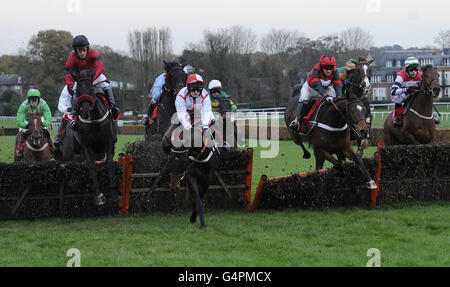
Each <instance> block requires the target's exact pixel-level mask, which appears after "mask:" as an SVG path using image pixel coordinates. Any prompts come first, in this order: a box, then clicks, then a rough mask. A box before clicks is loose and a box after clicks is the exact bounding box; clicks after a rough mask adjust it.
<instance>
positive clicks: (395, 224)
mask: <svg viewBox="0 0 450 287" xmlns="http://www.w3.org/2000/svg"><path fill="white" fill-rule="evenodd" d="M137 138H143V136H125V135H120V136H119V140H118V143H117V146H116V153H119V152H121V151H123V147H124V145H125V144H126V143H127V142H132V141H134V140H135V139H137ZM13 142H14V137H0V156H1V161H7V162H10V161H11V160H12V152H13V148H12V146H13ZM259 144H260V145H259V146H256V147H253V148H254V165H253V167H254V168H253V188H252V189H253V191H254V190H255V188H256V185H257V182H258V180H259V177H260V176H261V174H266V175H268V176H269V177H274V176H280V175H287V174H290V173H296V172H305V171H310V170H313V168H314V159H313V158H311V159H309V160H305V159H303V158H302V157H301V156H302V152H301V150H300V148H299V147H298V146H296V145H295V144H293V143H292V142H291V141H281V142H279V153H278V155H277V157H275V158H261V151H264V150H266V151H267V150H268V149H269V147H264V146H261V144H262V145H264V144H267V142H262V143H259ZM374 151H375V147H370V148H369V150H368V151H366V155H368V156H372V155H373V152H374ZM10 155H11V156H10ZM327 166H329V164H328V165H327ZM253 194H254V192H253ZM448 218H450V202H433V203H409V204H402V205H395V206H385V207H377V208H374V209H360V208H352V209H331V210H322V211H320V210H315V211H311V210H284V211H256V212H252V213H251V212H248V211H246V210H242V211H220V210H208V209H207V210H206V224H207V229H206V230H200V229H199V228H198V227H199V225H198V224H195V225H192V224H189V213H187V212H180V213H174V214H166V213H154V214H139V215H129V216H115V217H102V218H94V219H77V218H75V219H43V220H35V221H6V222H0V234H2V236H0V266H66V264H67V262H68V260H69V259H70V257H67V256H66V252H67V251H68V250H69V249H70V248H78V249H79V250H80V252H81V262H80V264H81V266H361V267H363V266H366V264H367V262H368V261H369V260H370V259H371V258H372V257H368V256H367V251H368V250H369V249H371V248H377V249H378V250H379V251H380V254H381V258H380V259H381V266H449V265H450V257H449V256H450V252H449V248H448V239H449V237H450V223H449V221H448Z"/></svg>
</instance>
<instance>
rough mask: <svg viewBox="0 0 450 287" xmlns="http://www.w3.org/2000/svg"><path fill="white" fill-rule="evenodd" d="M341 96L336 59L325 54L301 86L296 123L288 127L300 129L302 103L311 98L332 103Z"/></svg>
mask: <svg viewBox="0 0 450 287" xmlns="http://www.w3.org/2000/svg"><path fill="white" fill-rule="evenodd" d="M341 96H342V81H341V79H340V77H339V73H338V71H337V69H336V59H335V58H334V56H333V55H331V54H328V53H325V54H323V55H322V56H321V57H320V60H319V63H317V64H316V65H315V66H314V67H313V68H312V70H311V71H310V72H309V75H308V80H307V81H305V83H304V84H303V86H302V90H301V92H300V97H299V99H298V115H297V121H295V120H294V121H293V122H292V123H291V125H290V127H297V128H298V131H299V132H301V131H300V128H301V121H302V118H303V103H304V102H305V101H309V100H310V99H312V98H320V97H322V98H325V99H326V100H327V101H328V102H332V101H333V99H334V98H336V97H341Z"/></svg>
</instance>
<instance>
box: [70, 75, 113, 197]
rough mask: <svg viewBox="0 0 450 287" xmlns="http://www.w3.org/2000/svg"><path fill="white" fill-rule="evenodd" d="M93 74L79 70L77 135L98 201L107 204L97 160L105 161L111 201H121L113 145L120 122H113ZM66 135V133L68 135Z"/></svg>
mask: <svg viewBox="0 0 450 287" xmlns="http://www.w3.org/2000/svg"><path fill="white" fill-rule="evenodd" d="M92 81H93V73H92V72H91V71H89V70H84V71H81V72H80V76H79V78H77V100H76V101H77V124H78V130H77V131H76V132H75V133H74V134H75V135H74V137H75V138H76V139H78V142H79V145H80V147H81V151H82V154H83V155H84V157H85V159H86V162H87V165H88V169H89V175H90V177H91V180H92V182H93V188H94V193H95V203H96V204H97V205H102V204H104V201H105V196H104V195H103V193H102V192H101V188H100V183H99V180H98V177H97V167H96V164H95V161H101V160H104V158H105V155H106V169H107V171H108V177H109V190H110V191H111V196H112V201H113V202H114V203H117V202H119V201H120V197H119V196H120V193H119V190H118V188H117V183H116V182H114V170H113V159H114V145H115V143H116V141H117V124H116V123H115V122H114V120H113V118H112V116H111V114H110V113H109V110H108V108H107V106H106V99H104V97H103V95H102V94H101V93H100V91H99V90H97V89H96V88H95V87H94V86H93V85H92ZM66 137H67V135H66Z"/></svg>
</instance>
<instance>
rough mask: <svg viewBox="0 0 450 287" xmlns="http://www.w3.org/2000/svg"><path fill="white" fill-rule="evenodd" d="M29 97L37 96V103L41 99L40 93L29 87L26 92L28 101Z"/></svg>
mask: <svg viewBox="0 0 450 287" xmlns="http://www.w3.org/2000/svg"><path fill="white" fill-rule="evenodd" d="M31 98H37V99H38V103H39V102H40V101H41V93H40V92H39V91H38V90H36V89H29V90H28V92H27V99H28V101H30V99H31Z"/></svg>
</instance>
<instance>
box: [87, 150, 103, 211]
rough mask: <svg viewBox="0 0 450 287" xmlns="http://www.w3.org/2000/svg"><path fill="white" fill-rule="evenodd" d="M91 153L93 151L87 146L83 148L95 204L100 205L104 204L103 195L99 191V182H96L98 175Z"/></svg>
mask: <svg viewBox="0 0 450 287" xmlns="http://www.w3.org/2000/svg"><path fill="white" fill-rule="evenodd" d="M92 154H93V152H92V151H91V150H90V149H89V148H87V147H85V148H84V156H85V157H86V162H87V165H88V169H89V175H90V177H91V180H92V184H93V186H94V193H95V204H97V205H102V204H105V196H104V195H103V193H102V192H101V191H100V184H99V182H98V177H97V166H96V165H95V162H94V160H93V155H92Z"/></svg>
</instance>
